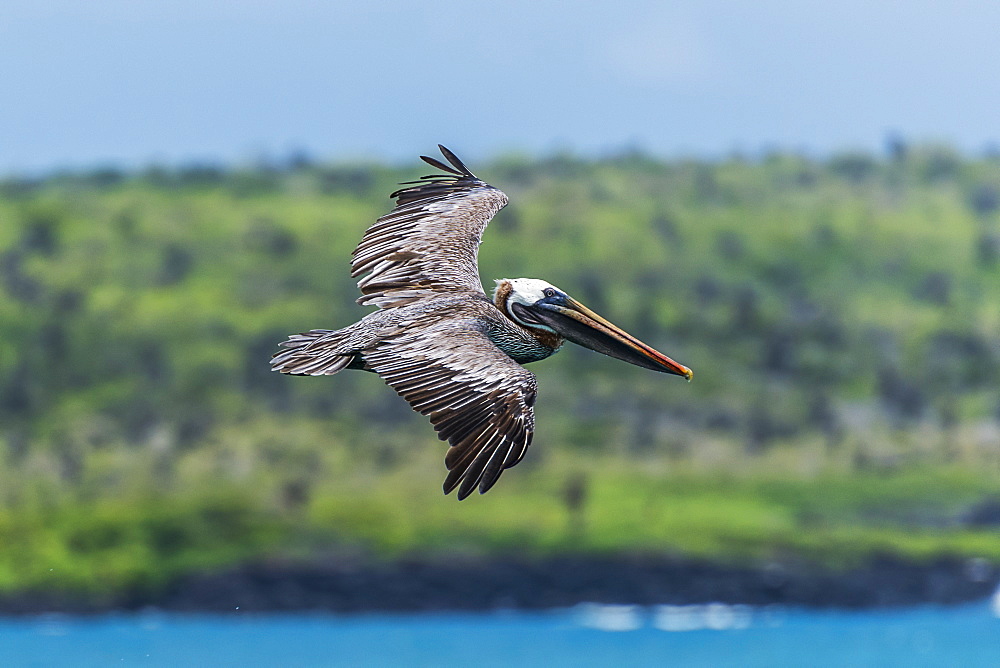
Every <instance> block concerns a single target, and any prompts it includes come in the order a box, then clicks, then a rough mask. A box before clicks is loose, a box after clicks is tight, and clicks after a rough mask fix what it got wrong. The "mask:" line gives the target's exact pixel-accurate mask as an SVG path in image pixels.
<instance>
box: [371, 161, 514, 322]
mask: <svg viewBox="0 0 1000 668" xmlns="http://www.w3.org/2000/svg"><path fill="white" fill-rule="evenodd" d="M439 148H440V149H441V153H442V154H443V155H444V157H445V158H447V159H448V161H449V162H450V163H451V164H452V165H453V166H454V168H452V167H449V166H447V165H445V164H444V163H442V162H441V161H439V160H437V159H435V158H429V157H427V156H421V157H422V158H423V160H424V161H425V162H427V163H428V164H430V165H432V166H434V167H436V168H438V169H440V170H442V171H444V172H446V173H445V174H435V175H431V176H425V177H423V179H421V180H419V181H414V182H410V183H408V184H404V185H408V186H409V187H407V188H402V189H400V190H397V191H396V192H394V193H392V195H391V197H394V198H396V207H395V208H394V209H393V210H392V211H390V212H389V213H387V214H386V215H384V216H382V217H381V218H379V219H378V220H377V221H376V222H375V224H374V225H372V226H371V227H369V228H368V230H367V231H366V232H365V234H364V237H362V239H361V243H359V244H358V247H357V248H355V249H354V254H353V255H352V260H351V276H354V277H358V276H361V275H363V274H368V275H367V276H365V277H364V278H362V279H361V280H360V281H358V288H359V289H360V290H361V295H362V296H361V297H360V298H359V299H358V303H359V304H362V305H369V304H374V305H376V306H378V307H379V308H392V307H396V306H403V305H405V304H408V303H410V302H413V301H415V300H417V299H423V298H426V297H428V296H433V295H435V294H439V293H442V292H459V291H468V292H473V293H478V294H485V292H484V290H483V286H482V283H481V282H480V279H479V265H478V255H479V243H480V242H481V241H482V236H483V230H485V229H486V226H487V224H489V222H490V220H491V219H492V218H493V216H494V215H495V214H496V212H497V211H499V210H500V209H502V208H503V207H504V206H505V205H506V204H507V196H506V195H505V194H504V193H503V192H501V191H500V190H498V189H496V188H494V187H493V186H491V185H489V184H487V183H486V182H484V181H482V180H480V179H479V178H477V177H476V175H475V174H473V173H472V172H471V171H469V168H468V167H466V166H465V164H464V163H463V162H462V161H461V160H459V159H458V157H457V156H455V154H454V153H452V152H451V151H449V150H448V149H446V148H445V147H444V146H439Z"/></svg>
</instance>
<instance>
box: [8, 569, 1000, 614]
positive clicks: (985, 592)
mask: <svg viewBox="0 0 1000 668" xmlns="http://www.w3.org/2000/svg"><path fill="white" fill-rule="evenodd" d="M998 580H1000V569H998V568H997V567H996V566H995V565H991V564H989V563H987V562H985V561H982V560H976V559H973V560H970V559H959V558H941V559H937V560H934V561H931V562H927V563H916V562H912V561H906V560H902V559H900V558H898V557H891V556H882V557H874V558H871V559H870V560H868V562H867V563H865V564H864V565H862V566H859V567H857V568H853V569H850V570H845V571H835V570H831V569H828V568H823V567H818V566H814V565H809V564H804V563H795V564H789V563H770V564H766V565H763V566H754V567H741V566H727V565H722V564H718V563H713V562H709V561H702V560H695V559H682V558H677V557H665V556H653V555H626V556H561V557H550V558H543V559H533V560H529V559H517V558H481V559H469V558H451V559H443V558H437V559H433V560H432V559H407V560H401V561H396V562H389V563H371V562H368V561H362V560H358V559H351V560H331V562H329V563H322V564H320V563H312V564H287V563H286V564H277V563H267V564H256V565H247V566H242V567H239V568H235V569H231V570H226V571H220V572H216V573H205V574H200V575H194V576H189V577H186V578H183V579H181V580H178V581H176V582H174V583H173V584H172V585H171V586H170V587H168V588H167V589H165V590H163V591H160V592H158V593H155V594H151V593H148V592H144V593H139V592H132V593H128V594H122V595H119V596H112V597H107V596H105V597H101V598H90V597H79V596H68V595H57V594H53V593H41V592H34V593H31V592H25V593H22V594H19V595H9V596H6V597H3V598H0V614H8V615H10V614H38V613H45V612H67V613H98V612H106V611H110V610H140V609H144V608H150V607H152V608H158V609H161V610H169V611H178V612H209V613H226V612H235V611H239V612H242V613H248V612H250V613H253V612H278V611H282V612H288V611H329V612H336V613H361V612H429V611H449V610H451V611H486V610H495V609H524V610H537V609H546V608H559V607H568V606H573V605H576V604H578V603H583V602H595V603H630V604H638V605H656V604H680V605H682V604H695V603H708V602H722V603H733V604H736V603H742V604H750V605H775V604H776V605H787V606H804V607H816V608H877V607H894V606H908V605H921V604H956V603H963V602H968V601H975V600H981V599H984V598H986V597H988V596H990V594H991V593H992V592H993V591H995V590H996V587H997V583H998Z"/></svg>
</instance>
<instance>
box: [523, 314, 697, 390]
mask: <svg viewBox="0 0 1000 668" xmlns="http://www.w3.org/2000/svg"><path fill="white" fill-rule="evenodd" d="M526 310H530V311H531V315H532V316H534V318H536V319H537V320H539V321H540V322H542V323H544V324H546V325H548V326H549V327H551V328H552V329H554V330H555V331H556V332H558V333H559V334H561V335H562V336H564V337H565V338H566V339H567V340H569V341H572V342H573V343H576V344H578V345H581V346H583V347H585V348H590V349H591V350H595V351H597V352H599V353H603V354H605V355H608V356H609V357H614V358H616V359H620V360H624V361H625V362H629V363H631V364H635V365H637V366H641V367H643V368H645V369H652V370H653V371H662V372H664V373H671V374H674V375H677V376H684V377H685V378H687V379H688V380H691V377H692V376H693V375H694V372H692V371H691V369H689V368H687V367H686V366H684V365H683V364H678V363H677V362H675V361H673V360H672V359H670V358H669V357H667V356H666V355H664V354H663V353H661V352H659V351H657V350H654V349H653V348H651V347H650V346H648V345H646V344H645V343H643V342H642V341H640V340H639V339H637V338H635V337H634V336H632V335H631V334H629V333H628V332H626V331H625V330H623V329H621V328H620V327H618V326H617V325H614V324H612V323H610V322H608V321H607V320H605V319H604V318H602V317H601V316H599V315H597V314H596V313H594V312H593V311H591V310H590V309H589V308H587V307H586V306H584V305H583V304H581V303H580V302H578V301H576V300H575V299H573V298H572V297H566V298H565V299H564V300H563V303H562V304H546V303H536V304H534V305H532V306H530V307H528V308H527V309H526Z"/></svg>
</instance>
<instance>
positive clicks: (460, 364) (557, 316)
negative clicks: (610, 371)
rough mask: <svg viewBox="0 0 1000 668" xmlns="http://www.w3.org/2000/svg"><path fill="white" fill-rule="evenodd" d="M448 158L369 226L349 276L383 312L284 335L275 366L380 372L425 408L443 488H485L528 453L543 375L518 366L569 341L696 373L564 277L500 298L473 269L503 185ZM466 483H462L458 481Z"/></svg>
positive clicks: (461, 492) (526, 283)
mask: <svg viewBox="0 0 1000 668" xmlns="http://www.w3.org/2000/svg"><path fill="white" fill-rule="evenodd" d="M438 148H440V149H441V153H442V154H443V155H444V157H445V158H446V159H447V160H448V162H450V163H451V166H448V165H445V164H444V163H442V162H441V161H439V160H436V159H435V158H429V157H427V156H421V159H422V160H423V161H424V162H426V163H428V164H430V165H431V166H433V167H435V168H437V169H440V170H442V171H444V172H445V174H434V175H431V176H424V177H422V178H421V179H420V180H419V181H409V182H407V183H404V184H402V185H404V186H408V187H404V188H402V189H400V190H397V191H396V192H394V193H392V195H390V197H394V198H396V207H395V208H394V209H393V210H392V211H390V212H389V213H388V214H386V215H385V216H382V217H381V218H379V219H378V220H377V221H376V222H375V224H374V225H372V226H371V227H369V228H368V230H367V231H366V232H365V234H364V237H363V238H362V239H361V243H360V244H358V247H357V248H356V249H355V250H354V253H353V256H352V261H351V269H352V272H351V275H352V276H354V277H357V276H361V275H362V274H367V276H365V277H364V278H362V279H361V280H360V281H359V282H358V287H359V288H360V289H361V295H362V296H361V298H360V299H358V303H359V304H361V305H362V306H368V305H374V306H377V307H378V310H377V311H374V312H372V313H369V314H368V315H366V316H365V317H364V318H362V319H361V320H360V321H359V322H356V323H354V324H353V325H350V326H349V327H345V328H344V329H338V330H328V329H314V330H312V331H310V332H307V333H304V334H295V335H292V336H290V337H289V339H288V340H287V341H285V342H284V343H282V344H281V345H282V346H283V348H284V350H280V351H278V352H277V353H275V355H274V356H273V358H272V360H271V368H272V370H274V371H280V372H282V373H289V374H299V375H309V376H320V375H330V374H335V373H337V372H338V371H340V370H341V369H365V370H367V371H374V372H375V373H377V374H378V375H379V376H381V377H382V380H384V381H385V382H386V383H387V384H388V385H389V386H390V387H392V389H394V390H395V391H396V392H397V393H398V394H399V395H400V396H402V397H403V398H404V399H406V401H408V402H409V404H410V406H411V407H412V408H413V410H415V411H417V412H419V413H421V414H423V415H426V416H428V417H429V418H430V420H431V423H432V424H433V425H434V429H435V430H436V431H437V432H438V436H439V437H440V438H441V440H445V439H447V440H448V443H449V444H450V446H451V447H450V449H449V450H448V454H447V456H446V457H445V464H446V465H447V467H448V470H449V474H448V477H447V478H446V479H445V481H444V492H445V494H448V493H449V492H451V491H452V490H453V489H455V488H456V487H458V498H459V499H464V498H465V497H467V496H469V494H471V493H472V491H473V490H474V489H476V487H477V486H478V487H479V493H480V494H482V493H485V492H486V491H487V490H488V489H490V487H492V486H493V484H494V483H496V481H497V479H498V478H499V477H500V474H501V473H503V471H504V469H508V468H510V467H512V466H514V465H515V464H517V463H518V462H519V461H521V459H522V458H523V457H524V453H525V452H526V451H527V449H528V446H529V445H530V444H531V436H532V433H533V431H534V424H535V417H534V409H533V407H534V405H535V396H536V386H535V376H534V374H532V373H531V372H530V371H528V370H526V369H525V368H524V367H522V366H521V365H522V364H527V363H528V362H537V361H538V360H542V359H545V358H546V357H548V356H549V355H551V354H553V353H554V352H556V351H557V350H559V348H560V347H561V346H562V344H563V341H564V340H569V341H572V342H573V343H577V344H579V345H581V346H585V347H587V348H590V349H591V350H596V351H597V352H600V353H604V354H605V355H610V356H611V357H616V358H618V359H620V360H624V361H626V362H631V363H632V364H636V365H638V366H641V367H644V368H646V369H652V370H654V371H663V372H666V373H671V374H676V375H678V376H684V377H685V378H687V379H688V380H691V370H690V369H688V368H687V367H685V366H683V365H681V364H678V363H677V362H675V361H673V360H672V359H670V358H669V357H667V356H666V355H664V354H662V353H659V352H657V351H656V350H653V349H652V348H651V347H649V346H648V345H646V344H645V343H643V342H641V341H639V340H638V339H636V338H635V337H634V336H631V335H630V334H628V333H626V332H625V331H623V330H622V329H620V328H618V327H616V326H615V325H613V324H611V323H610V322H608V321H607V320H605V319H604V318H602V317H601V316H599V315H597V314H596V313H594V312H593V311H591V310H590V309H588V308H587V307H586V306H584V305H583V304H581V303H580V302H578V301H576V300H575V299H573V298H572V297H570V296H569V295H567V294H566V293H565V292H563V291H562V290H560V289H559V288H557V287H555V286H554V285H551V284H549V283H546V282H545V281H541V280H538V279H534V278H514V279H503V280H500V281H497V286H496V289H495V290H494V292H493V299H492V300H491V299H490V298H488V297H487V296H486V293H485V291H484V290H483V286H482V284H481V283H480V280H479V268H478V265H477V254H478V250H479V244H480V242H481V240H482V234H483V230H484V229H486V225H487V223H489V222H490V219H491V218H493V216H494V214H496V212H497V211H499V210H500V209H502V208H503V207H504V206H505V205H506V204H507V196H506V195H505V194H503V193H502V192H501V191H499V190H497V189H496V188H494V187H492V186H490V185H489V184H487V183H485V182H484V181H481V180H480V179H478V178H477V177H476V176H475V175H474V174H473V173H472V172H471V171H469V168H468V167H466V166H465V165H464V164H463V163H462V161H461V160H459V159H458V157H457V156H455V154H454V153H452V152H451V151H449V150H448V149H446V148H445V147H444V146H440V145H439V146H438ZM459 485H460V486H459Z"/></svg>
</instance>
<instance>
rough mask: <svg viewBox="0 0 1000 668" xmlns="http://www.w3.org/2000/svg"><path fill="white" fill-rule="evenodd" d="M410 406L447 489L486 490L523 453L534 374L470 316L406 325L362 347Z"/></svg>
mask: <svg viewBox="0 0 1000 668" xmlns="http://www.w3.org/2000/svg"><path fill="white" fill-rule="evenodd" d="M363 355H364V359H365V362H366V363H367V364H368V366H369V367H370V368H371V369H372V370H373V371H375V372H376V373H378V374H379V376H381V377H382V379H383V380H384V381H385V382H386V383H387V384H388V385H389V386H390V387H392V388H393V389H394V390H395V391H396V392H397V393H398V394H399V395H400V396H402V397H403V398H404V399H406V400H407V401H408V402H409V403H410V405H411V406H412V407H413V409H414V410H416V411H417V412H419V413H421V414H423V415H426V416H428V417H429V418H430V420H431V424H433V425H434V429H435V430H436V431H437V432H438V436H439V437H440V438H441V439H442V440H447V441H448V442H449V444H450V446H451V447H450V449H449V450H448V454H447V455H446V456H445V465H446V466H447V467H448V469H449V474H448V476H447V478H446V480H445V483H444V491H445V493H446V494H447V493H449V492H451V491H452V490H454V489H455V488H456V487H458V498H459V499H464V498H465V497H467V496H469V494H471V493H472V492H473V491H474V490H475V489H476V488H477V487H478V489H479V492H480V493H481V494H482V493H485V492H486V491H487V490H489V489H490V488H491V487H492V486H493V485H494V484H495V483H496V481H497V479H498V478H499V477H500V474H501V473H503V471H504V470H505V469H508V468H510V467H511V466H513V465H514V464H516V463H517V462H518V461H520V460H521V458H522V457H523V456H524V452H525V451H526V450H527V448H528V444H529V443H530V442H531V434H532V432H533V430H534V423H535V416H534V409H533V408H532V406H533V404H534V397H535V393H536V383H535V376H534V374H532V373H531V372H530V371H528V370H527V369H525V368H524V367H522V366H521V365H519V364H517V363H516V362H515V361H514V360H512V359H511V358H510V357H508V356H507V355H506V354H505V353H504V352H503V351H501V350H500V349H499V348H497V347H496V345H495V344H494V343H493V342H492V341H490V340H489V338H488V337H487V336H486V334H484V333H483V332H482V331H481V325H480V323H479V322H478V321H476V320H474V319H454V320H450V319H449V320H441V321H439V322H438V323H436V324H432V325H431V326H429V327H414V328H410V329H407V330H404V331H403V332H401V333H400V334H398V335H397V336H395V337H394V338H391V339H386V340H383V341H380V342H379V343H378V344H377V345H376V346H375V347H374V348H372V349H370V350H366V351H364V353H363Z"/></svg>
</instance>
